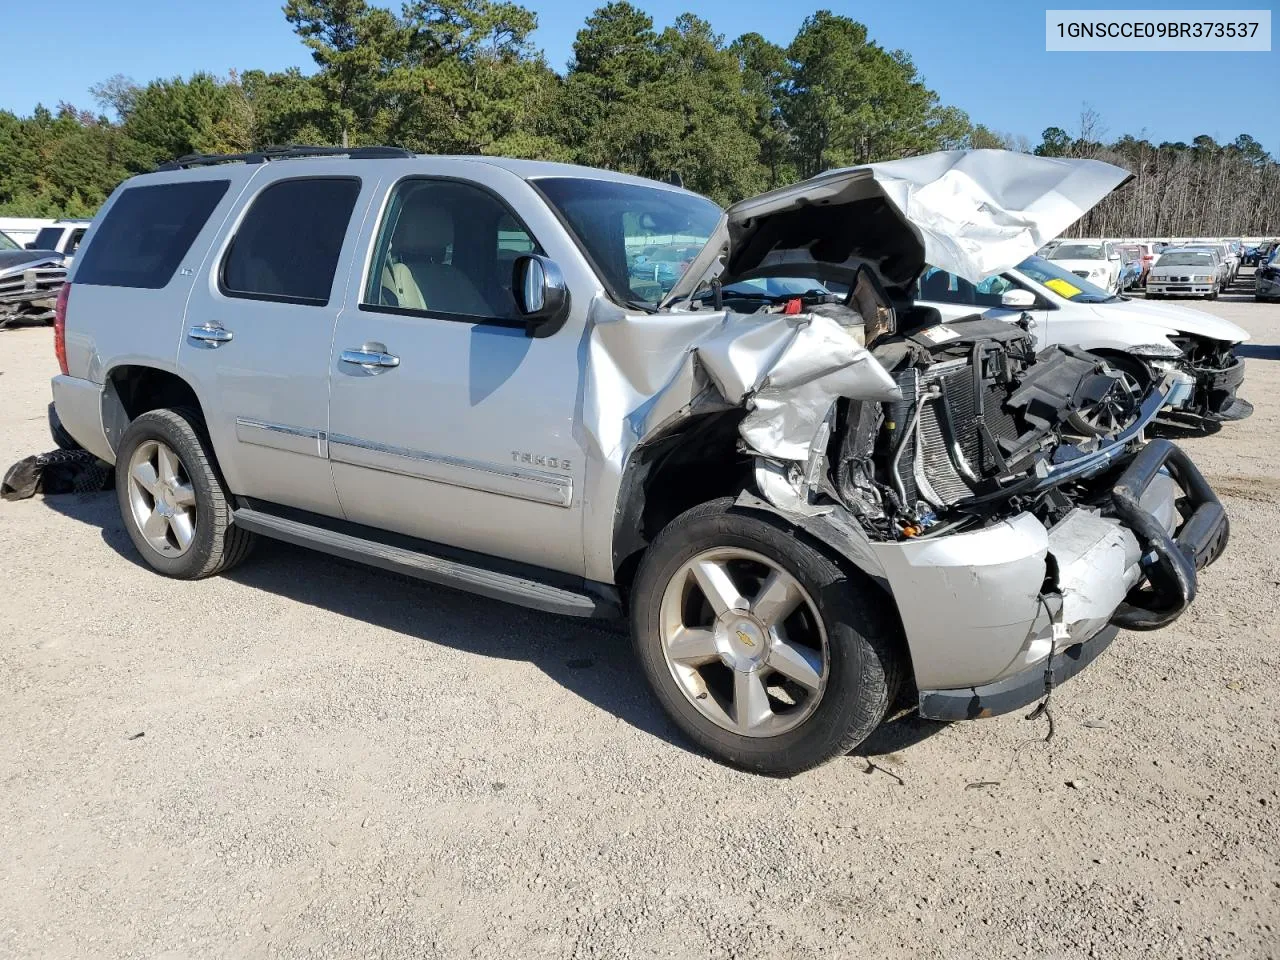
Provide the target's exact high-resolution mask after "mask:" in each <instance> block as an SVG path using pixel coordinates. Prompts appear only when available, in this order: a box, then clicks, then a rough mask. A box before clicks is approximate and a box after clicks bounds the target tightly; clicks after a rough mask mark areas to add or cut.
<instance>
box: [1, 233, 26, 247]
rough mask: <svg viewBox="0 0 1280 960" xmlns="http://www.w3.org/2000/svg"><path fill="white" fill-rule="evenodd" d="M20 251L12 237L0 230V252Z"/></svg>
mask: <svg viewBox="0 0 1280 960" xmlns="http://www.w3.org/2000/svg"><path fill="white" fill-rule="evenodd" d="M21 249H22V248H21V247H20V246H18V244H16V243H15V242H14V240H13V237H11V236H9V235H8V234H7V233H5V232H4V231H3V230H0V250H21Z"/></svg>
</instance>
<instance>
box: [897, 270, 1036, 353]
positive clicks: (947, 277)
mask: <svg viewBox="0 0 1280 960" xmlns="http://www.w3.org/2000/svg"><path fill="white" fill-rule="evenodd" d="M1016 289H1022V290H1028V291H1029V292H1031V293H1033V294H1034V293H1035V291H1034V290H1030V288H1029V287H1026V286H1024V285H1023V284H1021V283H1019V282H1018V281H1017V280H1016V279H1014V278H1013V277H1010V276H1006V275H1004V274H1000V275H999V276H995V277H988V278H987V279H986V280H983V281H982V282H981V283H978V284H974V283H970V282H969V281H968V280H966V279H965V278H964V277H960V276H957V275H956V274H954V273H947V272H946V271H945V270H939V269H938V268H937V267H929V268H928V269H927V270H926V271H925V274H924V276H923V277H921V279H920V295H919V296H918V297H917V298H916V302H917V303H919V304H920V305H921V306H925V307H933V308H934V309H936V310H937V311H938V312H939V313H940V314H942V319H943V322H944V323H946V322H950V321H952V320H959V319H961V318H962V317H970V316H973V315H974V314H981V315H982V316H984V317H987V318H988V319H991V320H1004V321H1006V322H1009V323H1017V322H1018V321H1019V320H1021V319H1022V315H1023V314H1024V313H1025V314H1027V315H1028V316H1029V317H1030V318H1031V328H1030V329H1031V333H1032V335H1033V336H1034V337H1035V338H1036V342H1037V343H1038V344H1039V345H1040V346H1041V347H1043V346H1046V345H1047V344H1049V343H1050V342H1052V341H1050V340H1049V339H1048V336H1049V330H1048V317H1049V311H1048V310H1047V308H1045V307H1044V306H1043V305H1040V306H1037V307H1035V308H1034V309H1030V310H1020V309H1011V308H1009V307H1004V306H1001V302H1000V301H1001V297H1002V296H1003V295H1004V293H1005V292H1006V291H1008V290H1016ZM1036 300H1037V302H1040V301H1041V297H1040V296H1039V295H1038V294H1037V295H1036Z"/></svg>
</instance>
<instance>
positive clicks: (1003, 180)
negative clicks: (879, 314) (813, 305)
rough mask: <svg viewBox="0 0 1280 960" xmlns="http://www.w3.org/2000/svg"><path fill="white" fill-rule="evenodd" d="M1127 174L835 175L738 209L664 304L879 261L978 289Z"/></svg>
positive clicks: (968, 164)
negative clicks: (809, 268) (954, 277)
mask: <svg viewBox="0 0 1280 960" xmlns="http://www.w3.org/2000/svg"><path fill="white" fill-rule="evenodd" d="M1129 178H1130V174H1129V173H1128V171H1126V170H1123V169H1121V168H1120V167H1116V166H1113V165H1111V164H1109V163H1103V162H1101V161H1099V160H1077V159H1066V158H1060V157H1037V156H1034V155H1031V154H1025V153H1015V152H1012V151H1009V150H949V151H944V152H941V153H931V154H926V155H924V156H920V157H909V158H907V159H905V160H891V161H888V162H886V163H873V164H868V165H867V166H863V167H849V168H846V169H842V170H832V171H829V172H827V173H823V174H820V175H819V176H816V177H813V178H812V179H810V180H805V181H803V182H801V183H797V184H795V185H793V186H790V187H783V188H782V189H779V190H774V191H772V192H770V193H765V194H761V195H760V196H758V197H753V198H751V199H749V200H743V201H741V202H739V203H736V204H734V205H733V206H732V207H730V208H729V209H728V210H727V211H726V213H725V216H724V218H723V220H722V221H721V223H720V226H719V228H718V229H717V231H716V233H715V234H713V235H712V237H711V238H710V240H708V242H707V245H706V247H704V248H703V250H702V252H701V253H700V254H699V255H698V257H696V258H695V259H694V261H693V263H692V264H691V265H690V267H689V269H688V270H687V271H686V272H685V275H684V276H683V277H682V278H681V280H680V282H679V283H677V284H676V286H675V287H673V288H672V290H671V292H670V293H669V294H668V295H667V298H666V300H665V301H664V305H666V304H670V303H674V302H676V301H678V300H680V299H682V298H685V297H688V296H689V295H690V294H692V293H694V292H695V291H696V290H697V289H698V288H699V287H700V286H702V285H703V284H705V283H706V282H707V281H708V280H709V279H711V278H712V277H714V276H716V275H717V274H718V273H719V272H720V270H719V269H718V268H717V261H720V260H723V275H722V277H721V279H722V280H724V281H725V282H731V281H733V280H735V279H744V278H746V277H749V276H752V275H758V274H760V273H763V272H769V271H774V272H777V271H782V272H787V271H789V272H791V273H792V274H793V275H803V270H804V268H805V266H806V265H815V266H820V267H822V268H824V272H825V273H826V274H828V275H830V273H831V272H833V271H836V272H839V271H842V270H843V271H849V272H851V271H852V269H856V266H857V263H858V262H870V263H872V264H874V265H876V267H877V268H878V269H879V271H880V273H881V276H882V277H883V278H884V279H885V281H886V282H887V283H889V284H892V285H898V286H902V285H906V284H908V283H910V282H911V281H913V280H915V278H916V277H917V276H919V274H920V271H921V270H922V269H923V268H924V265H925V263H930V264H933V265H934V266H938V267H941V268H942V269H944V270H947V271H949V272H951V273H956V274H959V275H960V276H962V277H964V278H966V279H968V280H970V281H972V282H974V283H977V282H979V281H981V280H983V279H985V278H987V277H989V276H993V275H994V274H997V273H1000V272H1002V271H1003V270H1007V269H1009V268H1011V267H1013V266H1015V265H1016V264H1018V263H1020V262H1021V261H1022V260H1024V259H1025V258H1026V257H1028V256H1030V255H1031V254H1033V253H1035V252H1036V250H1038V249H1039V248H1040V247H1041V246H1043V245H1044V244H1045V243H1046V242H1048V241H1049V240H1051V239H1053V238H1054V237H1056V236H1057V235H1058V234H1060V233H1061V232H1062V231H1063V230H1065V229H1066V228H1067V227H1068V226H1070V225H1071V224H1072V223H1074V222H1075V221H1076V220H1078V219H1079V218H1080V217H1081V216H1082V215H1083V214H1084V213H1085V212H1086V211H1088V210H1089V209H1090V208H1092V207H1093V206H1095V205H1096V204H1097V203H1098V202H1099V201H1100V200H1101V199H1102V198H1103V197H1105V196H1106V195H1107V194H1109V193H1110V192H1111V191H1112V190H1114V189H1115V188H1116V187H1118V186H1120V185H1121V184H1122V183H1124V182H1125V181H1126V180H1128V179H1129Z"/></svg>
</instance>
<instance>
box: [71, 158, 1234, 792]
mask: <svg viewBox="0 0 1280 960" xmlns="http://www.w3.org/2000/svg"><path fill="white" fill-rule="evenodd" d="M995 157H996V152H995V151H975V152H952V153H945V154H934V155H927V156H921V157H914V158H911V159H908V160H900V161H894V162H890V163H883V164H873V165H870V166H865V167H857V168H851V169H847V170H836V171H831V172H828V173H825V174H822V175H820V176H817V177H815V178H813V179H811V180H807V181H804V182H802V183H799V184H796V185H794V186H791V187H787V188H783V189H781V190H776V191H773V192H771V193H767V194H764V195H762V196H760V197H755V198H752V199H749V200H745V201H742V202H740V203H737V204H735V205H733V206H732V207H730V208H729V209H728V210H727V211H722V210H721V209H720V208H719V207H717V206H716V205H715V204H714V203H712V202H711V201H710V200H707V199H706V198H704V197H700V196H698V195H696V194H693V193H690V192H688V191H686V190H683V189H681V188H678V187H675V186H671V185H668V184H661V183H656V182H653V181H648V180H643V179H640V178H637V177H631V176H625V175H622V174H617V173H612V172H607V171H602V170H593V169H587V168H582V167H573V166H567V165H562V164H553V163H538V162H531V161H520V160H506V159H502V158H495V157H469V158H454V157H426V156H414V155H411V154H409V153H407V152H405V151H401V150H395V149H390V148H357V149H351V150H346V151H342V150H336V149H334V150H323V149H309V150H297V149H295V150H282V151H272V152H269V153H265V154H256V155H249V156H237V157H190V158H185V159H184V160H183V161H180V162H176V163H174V164H170V165H167V166H166V167H165V168H162V169H161V170H159V171H157V172H156V173H153V174H148V175H145V176H141V177H135V178H134V179H132V180H130V181H128V182H126V183H124V184H123V185H122V186H121V187H120V188H119V189H117V190H116V191H115V192H114V193H113V194H112V196H111V198H110V199H109V200H108V202H107V204H106V205H105V206H104V208H103V210H102V211H101V213H100V214H99V215H98V217H97V218H96V219H95V221H94V223H93V225H92V227H90V229H89V232H88V234H87V235H86V236H85V239H84V246H83V248H82V251H81V253H80V254H79V256H78V257H77V259H76V262H75V264H74V266H73V267H72V273H71V278H70V282H69V283H68V284H66V285H65V286H64V287H63V288H62V290H61V292H60V295H59V298H58V308H57V324H56V328H55V343H56V350H57V354H58V360H59V365H60V367H61V373H60V374H59V375H58V376H57V377H55V378H54V381H53V394H54V401H55V408H56V413H57V416H58V418H59V419H60V421H61V423H62V424H63V425H64V427H65V429H66V430H67V431H68V432H69V433H70V434H71V435H72V436H73V437H74V438H75V439H76V440H77V441H78V442H79V443H81V444H82V445H83V446H84V447H85V448H86V449H88V450H90V451H91V452H93V453H94V454H96V455H97V456H99V457H101V458H103V459H104V460H106V461H108V462H110V463H114V465H115V471H116V490H117V496H118V503H119V508H120V512H121V517H122V520H123V523H124V526H125V528H126V530H127V531H128V534H129V537H130V538H131V540H132V541H133V543H134V545H135V547H136V548H137V550H138V551H139V553H140V554H141V556H142V557H143V558H144V559H145V561H146V562H147V563H148V564H150V565H151V566H152V567H153V568H154V569H155V570H157V571H158V572H160V573H162V574H165V575H167V576H172V577H179V578H186V579H191V578H197V577H203V576H208V575H211V574H214V573H218V572H222V571H225V570H228V569H230V568H231V567H233V566H234V565H236V564H237V563H239V562H241V561H242V560H243V559H244V558H245V557H246V556H247V555H248V553H249V551H250V550H251V548H252V546H253V543H254V540H255V538H256V537H258V536H268V537H275V538H280V539H284V540H288V541H291V542H294V543H299V544H303V545H307V546H310V547H313V548H315V549H318V550H322V551H327V552H329V553H333V554H337V555H340V556H344V557H349V558H353V559H357V560H361V561H363V562H367V563H371V564H375V565H378V566H382V567H385V568H389V569H393V570H397V571H400V572H403V573H406V574H409V575H412V576H417V577H421V578H423V579H427V580H431V581H435V582H441V583H446V584H449V585H452V586H454V587H458V588H460V589H464V590H470V591H472V592H476V593H479V594H481V595H484V596H487V597H491V598H497V599H502V600H506V601H510V602H515V603H521V604H525V605H528V606H531V607H535V608H537V609H541V610H548V611H554V612H558V613H562V614H568V615H574V616H627V617H629V619H630V623H631V630H632V637H633V642H634V645H635V650H636V655H637V659H638V662H639V664H640V668H641V671H642V672H643V674H644V676H645V677H646V678H647V680H648V682H649V684H650V686H651V687H652V689H653V691H654V693H655V696H656V697H657V699H658V701H659V702H660V703H661V704H662V706H663V707H664V708H665V709H666V711H667V712H668V714H669V715H670V716H671V717H672V719H673V721H674V722H675V723H676V724H677V725H678V726H679V727H680V729H682V730H683V731H684V732H685V733H686V734H687V735H688V736H689V737H690V738H691V739H692V740H693V741H695V742H696V743H697V744H699V745H700V746H701V747H702V748H703V749H705V750H706V751H708V752H709V753H711V754H713V755H715V756H717V757H720V758H722V759H724V760H726V761H729V762H732V763H735V764H738V765H741V766H744V767H747V768H749V769H753V770H757V771H762V772H768V773H775V774H788V773H794V772H796V771H798V770H802V769H805V768H807V767H809V766H812V765H814V764H816V763H820V762H822V761H824V760H826V759H828V758H830V757H833V756H836V755H839V754H842V753H845V752H847V751H848V750H850V749H851V748H852V747H854V746H855V745H856V744H857V743H858V742H860V741H861V740H862V739H863V738H864V737H866V736H867V735H868V734H869V733H870V732H871V731H872V730H873V729H874V728H875V727H876V726H877V725H878V724H879V723H880V722H881V721H882V720H883V719H884V717H885V715H886V712H887V711H888V709H889V708H890V706H891V705H892V704H893V703H894V702H895V700H896V698H897V695H898V692H899V690H900V689H904V688H910V689H912V690H914V691H915V695H916V697H917V704H918V708H919V711H920V713H921V714H922V715H924V716H926V717H933V718H937V719H944V720H959V719H966V718H974V717H980V716H990V715H994V714H999V713H1004V712H1007V711H1010V710H1013V709H1017V708H1018V707H1021V706H1024V705H1026V704H1028V703H1031V702H1034V701H1036V700H1039V699H1041V698H1043V697H1045V696H1047V695H1048V692H1049V691H1050V690H1052V689H1053V688H1055V687H1056V686H1057V685H1058V684H1060V683H1062V682H1063V681H1065V680H1066V679H1068V678H1070V677H1071V676H1073V675H1074V674H1075V673H1076V672H1078V671H1079V670H1081V669H1083V668H1085V667H1086V666H1087V665H1088V664H1090V663H1091V662H1092V661H1093V660H1094V659H1095V658H1096V657H1097V656H1098V655H1099V654H1100V653H1101V652H1102V651H1103V650H1105V648H1106V647H1107V645H1108V644H1109V643H1110V642H1111V640H1112V638H1113V637H1114V636H1115V635H1116V632H1117V631H1118V629H1120V628H1128V629H1157V628H1159V627H1162V626H1164V625H1166V624H1168V623H1170V622H1172V621H1173V620H1174V619H1175V618H1177V617H1178V616H1179V615H1180V614H1181V613H1182V612H1183V611H1184V610H1185V609H1186V608H1187V606H1188V605H1189V603H1190V602H1191V600H1192V598H1193V597H1194V595H1195V592H1196V578H1197V570H1198V569H1200V568H1202V567H1204V566H1206V565H1208V564H1210V563H1212V562H1214V560H1216V559H1217V557H1218V556H1220V555H1221V553H1222V551H1223V550H1224V549H1225V546H1226V543H1227V537H1228V525H1227V519H1226V515H1225V513H1224V512H1223V509H1222V506H1221V504H1220V503H1219V502H1218V499H1217V497H1216V496H1215V495H1214V493H1213V491H1212V489H1211V488H1210V487H1209V485H1208V484H1207V483H1206V482H1205V480H1204V479H1203V477H1202V476H1201V475H1200V473H1199V471H1198V470H1197V469H1196V467H1195V465H1194V464H1193V463H1192V461H1191V460H1190V458H1189V457H1188V456H1187V455H1186V454H1185V453H1184V452H1183V451H1181V450H1180V449H1179V448H1178V447H1176V446H1174V445H1173V444H1171V443H1169V442H1167V441H1154V442H1150V443H1148V442H1145V441H1144V430H1145V428H1146V427H1147V425H1148V424H1150V423H1151V421H1152V419H1153V418H1154V417H1155V416H1156V415H1157V414H1158V413H1159V412H1160V410H1161V409H1163V408H1164V407H1166V406H1167V405H1169V404H1176V403H1179V402H1181V403H1183V404H1184V405H1190V406H1191V407H1192V408H1194V409H1195V410H1197V411H1199V412H1202V413H1203V414H1204V415H1206V416H1211V417H1212V416H1222V415H1224V414H1225V413H1227V412H1229V410H1230V408H1232V406H1233V404H1235V403H1238V402H1241V401H1238V400H1237V399H1236V391H1237V389H1238V387H1239V384H1240V379H1241V377H1242V368H1241V367H1240V366H1239V361H1238V360H1237V359H1236V358H1235V357H1234V354H1233V352H1232V346H1233V345H1234V344H1235V343H1238V342H1240V341H1242V340H1244V339H1247V334H1245V333H1244V331H1242V330H1239V329H1238V328H1235V327H1233V326H1232V325H1230V324H1225V325H1221V323H1220V324H1219V325H1217V326H1213V325H1211V324H1209V323H1208V322H1207V318H1203V317H1202V316H1201V315H1199V314H1195V313H1194V312H1193V311H1185V312H1179V311H1177V310H1175V309H1174V308H1165V311H1166V312H1165V313H1163V314H1159V308H1155V307H1152V306H1148V305H1142V304H1139V303H1138V302H1137V301H1128V300H1125V299H1123V298H1118V297H1116V296H1115V288H1116V285H1117V284H1118V283H1119V276H1120V272H1119V269H1118V267H1119V265H1120V264H1121V263H1122V258H1121V255H1120V253H1119V252H1118V251H1116V250H1115V249H1114V245H1113V244H1111V243H1110V242H1102V243H1097V244H1090V243H1088V242H1077V241H1071V242H1070V244H1071V245H1074V246H1077V247H1090V246H1096V247H1097V249H1096V250H1094V249H1090V250H1087V251H1082V250H1068V251H1063V253H1064V256H1062V257H1051V258H1049V259H1042V258H1040V257H1036V256H1033V255H1032V254H1033V253H1034V249H1035V246H1036V245H1037V244H1039V243H1041V242H1043V240H1045V239H1047V238H1049V237H1052V236H1055V235H1057V234H1060V233H1061V232H1062V231H1063V230H1064V229H1066V228H1067V227H1068V226H1069V225H1070V223H1071V222H1072V221H1073V220H1074V219H1075V218H1076V217H1078V216H1079V215H1080V212H1081V211H1083V210H1087V209H1089V208H1090V207H1092V206H1093V205H1095V204H1096V203H1097V202H1098V201H1099V200H1100V199H1101V198H1102V197H1104V196H1105V195H1106V194H1107V193H1109V192H1110V191H1111V190H1112V189H1114V188H1115V187H1116V186H1117V185H1118V184H1119V183H1121V182H1122V181H1123V180H1124V179H1125V178H1126V177H1127V174H1126V172H1125V171H1123V170H1120V169H1119V168H1116V167H1113V166H1110V165H1108V164H1104V163H1100V162H1097V161H1088V160H1075V161H1071V160H1061V159H1054V160H1048V159H1045V158H1040V157H1035V156H1031V155H1024V154H1016V153H1008V154H1001V155H999V156H998V160H999V162H998V163H993V158H995ZM1064 169H1065V170H1066V171H1067V172H1066V173H1065V174H1064ZM943 178H945V179H946V182H947V184H948V185H949V189H948V190H945V191H938V190H933V191H930V190H928V189H924V188H926V187H928V185H930V184H933V183H936V182H938V181H939V180H940V179H943ZM979 183H980V184H981V188H980V189H979V187H978V184H979ZM905 196H912V197H913V201H912V207H911V211H910V213H908V212H907V211H906V210H904V209H902V208H901V207H899V206H898V200H897V199H895V198H900V197H905ZM978 197H981V198H982V199H981V202H979V201H978V200H976V199H972V198H978ZM939 223H950V224H966V225H967V226H965V227H964V228H960V229H958V230H957V231H956V232H954V233H942V232H939V231H938V227H937V224H939ZM1067 245H1068V244H1067V243H1066V242H1064V244H1062V245H1060V247H1059V249H1060V250H1061V247H1062V246H1067ZM1055 252H1057V251H1055ZM1066 253H1070V254H1071V255H1070V256H1065V254H1066ZM664 264H667V265H668V266H663V265H664ZM930 264H932V265H933V266H932V267H930V266H929V265H930ZM1080 270H1084V271H1085V273H1086V274H1087V275H1086V276H1081V275H1080V273H1079V271H1080ZM1091 277H1095V278H1096V279H1097V280H1099V281H1101V283H1095V282H1094V280H1093V279H1091ZM970 300H972V302H969V301H970ZM959 301H964V302H959ZM1144 308H1145V309H1144ZM983 312H987V315H986V316H978V315H977V314H980V313H983ZM1157 314H1159V315H1157ZM1092 331H1097V333H1096V336H1095V335H1094V333H1092ZM1090 337H1092V339H1090ZM1083 341H1087V342H1091V343H1093V344H1094V345H1095V346H1096V347H1097V348H1098V349H1099V350H1103V351H1106V352H1104V353H1102V354H1101V355H1099V354H1095V353H1088V352H1085V351H1084V350H1082V349H1080V348H1079V347H1077V346H1074V345H1068V344H1075V343H1079V342H1083ZM175 343H177V344H178V345H179V346H178V349H177V351H176V353H175V351H174V349H173V345H174V344H175ZM477 682H483V681H477Z"/></svg>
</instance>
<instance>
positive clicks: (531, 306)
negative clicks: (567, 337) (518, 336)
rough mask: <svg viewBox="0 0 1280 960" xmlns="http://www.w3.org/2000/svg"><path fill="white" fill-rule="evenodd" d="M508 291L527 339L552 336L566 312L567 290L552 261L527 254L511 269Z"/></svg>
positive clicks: (558, 270)
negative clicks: (527, 335) (520, 317)
mask: <svg viewBox="0 0 1280 960" xmlns="http://www.w3.org/2000/svg"><path fill="white" fill-rule="evenodd" d="M511 291H512V293H513V295H514V296H515V300H516V307H517V309H519V311H520V315H521V316H522V317H523V318H524V321H525V330H526V332H527V333H528V334H529V336H531V337H545V336H550V334H552V333H554V332H555V331H556V330H557V329H558V328H559V326H560V324H561V323H562V322H563V321H564V318H565V317H566V316H567V315H568V313H569V289H568V287H566V286H565V282H564V274H562V273H561V272H560V267H559V266H557V264H556V262H555V261H554V260H550V259H548V258H547V257H544V256H541V255H540V254H536V253H530V254H525V255H524V256H522V257H517V258H516V260H515V263H514V265H513V266H512V275H511Z"/></svg>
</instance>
